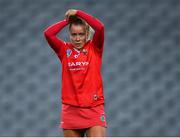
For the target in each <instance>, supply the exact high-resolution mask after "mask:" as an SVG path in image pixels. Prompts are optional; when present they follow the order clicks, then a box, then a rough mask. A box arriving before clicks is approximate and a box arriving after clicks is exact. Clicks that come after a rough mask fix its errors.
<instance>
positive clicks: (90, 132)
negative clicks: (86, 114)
mask: <svg viewBox="0 0 180 138" xmlns="http://www.w3.org/2000/svg"><path fill="white" fill-rule="evenodd" d="M86 135H87V136H88V137H105V136H106V128H105V127H102V126H93V127H90V128H88V129H87V130H86Z"/></svg>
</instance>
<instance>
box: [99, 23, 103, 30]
mask: <svg viewBox="0 0 180 138" xmlns="http://www.w3.org/2000/svg"><path fill="white" fill-rule="evenodd" d="M98 31H104V24H103V23H100V24H99V27H98Z"/></svg>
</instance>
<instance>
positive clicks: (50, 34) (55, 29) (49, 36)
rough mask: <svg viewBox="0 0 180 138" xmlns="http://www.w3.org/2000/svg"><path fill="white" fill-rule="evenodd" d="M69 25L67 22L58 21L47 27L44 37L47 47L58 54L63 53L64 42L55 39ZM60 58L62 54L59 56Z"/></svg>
mask: <svg viewBox="0 0 180 138" xmlns="http://www.w3.org/2000/svg"><path fill="white" fill-rule="evenodd" d="M68 23H69V21H68V20H62V21H59V22H57V23H55V24H53V25H51V26H49V27H48V28H47V29H46V30H45V31H44V35H45V37H46V40H47V41H48V43H49V45H50V46H51V47H52V49H53V50H54V51H55V52H56V53H57V54H59V53H60V52H61V51H63V48H64V47H63V46H64V45H65V42H64V41H63V40H61V39H59V38H58V37H57V34H58V33H59V32H60V31H61V30H62V29H63V28H64V27H65V26H66V25H67V24H68ZM60 56H61V57H62V54H61V55H60Z"/></svg>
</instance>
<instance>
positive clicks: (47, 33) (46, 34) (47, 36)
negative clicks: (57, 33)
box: [44, 30, 51, 39]
mask: <svg viewBox="0 0 180 138" xmlns="http://www.w3.org/2000/svg"><path fill="white" fill-rule="evenodd" d="M44 36H45V38H46V39H48V38H50V37H51V35H50V34H49V32H48V31H47V30H45V31H44Z"/></svg>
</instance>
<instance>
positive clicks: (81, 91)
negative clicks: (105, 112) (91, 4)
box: [44, 10, 104, 107]
mask: <svg viewBox="0 0 180 138" xmlns="http://www.w3.org/2000/svg"><path fill="white" fill-rule="evenodd" d="M76 16H78V17H80V18H82V19H83V20H85V21H86V22H87V23H88V24H89V25H90V26H91V27H92V28H93V29H94V30H95V33H94V36H93V38H92V40H89V41H88V42H87V43H86V44H85V45H84V46H83V48H82V50H80V51H79V50H77V49H75V48H74V47H73V45H72V44H71V43H69V42H64V41H63V40H61V39H59V38H58V37H57V33H58V32H59V31H60V30H62V29H63V28H64V27H65V26H66V25H67V24H69V21H68V20H63V21H60V22H58V23H56V24H53V25H52V26H50V27H48V28H47V29H46V30H45V31H44V34H45V37H46V39H47V41H48V43H49V45H50V46H51V47H52V49H53V50H54V51H55V53H56V54H57V56H58V57H59V59H60V61H61V63H62V103H64V104H69V105H74V106H79V107H93V106H96V105H99V104H103V103H104V94H103V83H102V77H101V66H102V52H103V45H104V25H103V24H102V23H101V22H100V21H99V20H98V19H96V18H94V17H93V16H91V15H89V14H87V13H85V12H83V11H80V10H78V11H77V14H76Z"/></svg>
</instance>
